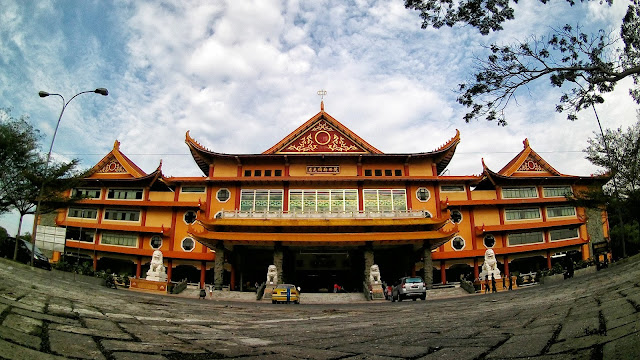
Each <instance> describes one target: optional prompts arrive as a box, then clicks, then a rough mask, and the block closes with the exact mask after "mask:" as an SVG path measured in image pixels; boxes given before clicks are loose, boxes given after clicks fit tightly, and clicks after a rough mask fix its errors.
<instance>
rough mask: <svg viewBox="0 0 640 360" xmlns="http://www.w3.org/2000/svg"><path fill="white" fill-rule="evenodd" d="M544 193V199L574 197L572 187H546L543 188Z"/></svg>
mask: <svg viewBox="0 0 640 360" xmlns="http://www.w3.org/2000/svg"><path fill="white" fill-rule="evenodd" d="M542 193H543V194H544V197H565V196H571V195H573V192H572V191H571V186H550V187H547V186H545V187H543V188H542Z"/></svg>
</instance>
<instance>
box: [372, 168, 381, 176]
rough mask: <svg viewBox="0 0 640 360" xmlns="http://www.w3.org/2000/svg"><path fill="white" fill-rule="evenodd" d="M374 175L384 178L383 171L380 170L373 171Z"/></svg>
mask: <svg viewBox="0 0 640 360" xmlns="http://www.w3.org/2000/svg"><path fill="white" fill-rule="evenodd" d="M373 173H374V174H375V175H376V176H382V170H380V169H376V170H374V171H373Z"/></svg>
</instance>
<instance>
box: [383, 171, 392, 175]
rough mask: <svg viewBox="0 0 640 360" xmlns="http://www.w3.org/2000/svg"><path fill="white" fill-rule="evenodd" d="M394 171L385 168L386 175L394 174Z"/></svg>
mask: <svg viewBox="0 0 640 360" xmlns="http://www.w3.org/2000/svg"><path fill="white" fill-rule="evenodd" d="M392 175H393V172H392V171H391V170H385V171H384V176H392Z"/></svg>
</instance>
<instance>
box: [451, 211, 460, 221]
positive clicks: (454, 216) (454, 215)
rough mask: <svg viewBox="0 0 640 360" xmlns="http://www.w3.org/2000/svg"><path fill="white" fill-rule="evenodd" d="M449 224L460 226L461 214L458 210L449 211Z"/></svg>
mask: <svg viewBox="0 0 640 360" xmlns="http://www.w3.org/2000/svg"><path fill="white" fill-rule="evenodd" d="M451 222H452V223H454V224H460V223H461V222H462V213H461V212H460V210H457V209H454V210H451Z"/></svg>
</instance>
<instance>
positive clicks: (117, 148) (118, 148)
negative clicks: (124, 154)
mask: <svg viewBox="0 0 640 360" xmlns="http://www.w3.org/2000/svg"><path fill="white" fill-rule="evenodd" d="M113 149H114V150H120V141H118V140H116V141H115V142H114V143H113Z"/></svg>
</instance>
